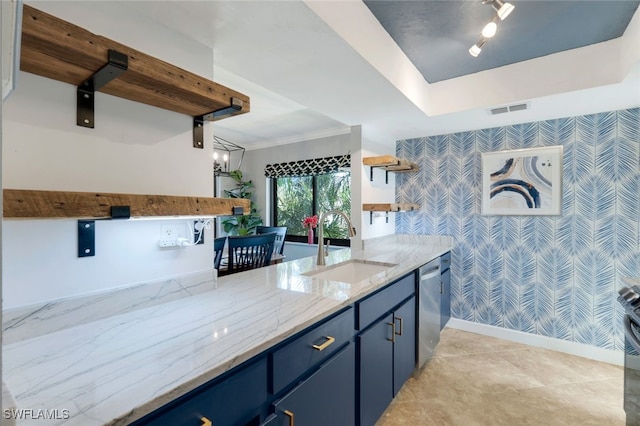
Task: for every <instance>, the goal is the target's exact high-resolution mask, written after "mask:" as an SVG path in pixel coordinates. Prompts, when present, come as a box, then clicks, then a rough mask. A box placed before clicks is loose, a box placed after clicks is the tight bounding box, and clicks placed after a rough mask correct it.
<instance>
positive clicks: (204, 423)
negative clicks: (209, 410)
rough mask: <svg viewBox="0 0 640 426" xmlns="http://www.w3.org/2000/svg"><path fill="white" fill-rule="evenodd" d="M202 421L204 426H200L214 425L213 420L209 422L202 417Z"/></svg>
mask: <svg viewBox="0 0 640 426" xmlns="http://www.w3.org/2000/svg"><path fill="white" fill-rule="evenodd" d="M200 421H201V422H202V424H201V425H200V426H212V425H213V423H211V420H209V419H208V418H206V417H200Z"/></svg>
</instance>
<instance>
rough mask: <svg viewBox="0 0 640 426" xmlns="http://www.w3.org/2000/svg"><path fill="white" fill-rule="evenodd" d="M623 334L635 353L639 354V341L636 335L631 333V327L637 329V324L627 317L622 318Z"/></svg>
mask: <svg viewBox="0 0 640 426" xmlns="http://www.w3.org/2000/svg"><path fill="white" fill-rule="evenodd" d="M623 321H624V334H625V336H626V337H627V341H628V342H629V344H630V345H631V346H632V347H633V349H635V350H636V352H638V353H640V339H638V336H636V333H634V332H633V326H634V325H635V326H636V327H638V324H636V323H634V322H633V321H631V317H629V315H628V314H627V315H625V316H624V320H623Z"/></svg>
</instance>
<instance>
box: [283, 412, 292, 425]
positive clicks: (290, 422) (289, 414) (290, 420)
mask: <svg viewBox="0 0 640 426" xmlns="http://www.w3.org/2000/svg"><path fill="white" fill-rule="evenodd" d="M284 414H286V415H287V417H289V426H293V412H291V411H289V410H284Z"/></svg>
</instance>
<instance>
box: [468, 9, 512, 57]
mask: <svg viewBox="0 0 640 426" xmlns="http://www.w3.org/2000/svg"><path fill="white" fill-rule="evenodd" d="M482 4H488V5H491V7H492V8H493V9H494V10H495V11H496V14H497V15H496V16H495V17H494V18H493V19H492V20H491V21H490V22H489V23H488V24H487V25H485V26H484V28H483V29H482V39H480V41H479V42H477V43H476V44H474V45H473V46H471V48H469V54H470V55H471V56H473V57H474V58H477V57H478V55H479V54H480V52H481V51H482V47H483V46H484V45H485V44H486V43H487V39H490V38H491V37H493V36H495V35H496V31H497V30H498V22H500V21H503V20H504V19H505V18H506V17H507V16H509V14H510V13H511V12H513V9H515V6H514V5H512V4H511V3H505V2H503V1H502V0H482Z"/></svg>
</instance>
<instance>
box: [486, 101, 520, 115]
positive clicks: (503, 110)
mask: <svg viewBox="0 0 640 426" xmlns="http://www.w3.org/2000/svg"><path fill="white" fill-rule="evenodd" d="M528 108H529V105H528V104H526V103H525V104H516V105H509V106H503V107H499V108H492V109H490V110H489V113H491V115H497V114H504V113H506V112H514V111H524V110H525V109H528Z"/></svg>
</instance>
